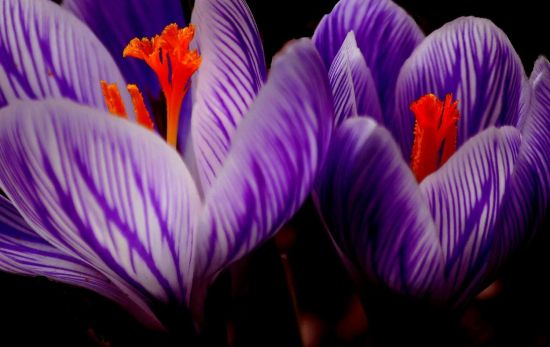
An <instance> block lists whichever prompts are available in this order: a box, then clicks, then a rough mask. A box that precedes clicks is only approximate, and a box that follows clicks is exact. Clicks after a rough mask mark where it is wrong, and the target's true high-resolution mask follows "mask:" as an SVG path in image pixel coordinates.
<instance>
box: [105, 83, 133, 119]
mask: <svg viewBox="0 0 550 347" xmlns="http://www.w3.org/2000/svg"><path fill="white" fill-rule="evenodd" d="M100 83H101V91H102V92H103V97H104V98H105V103H106V104H107V109H108V110H109V112H111V113H112V114H115V115H117V116H119V117H122V118H127V115H126V109H125V108H124V103H123V102H122V98H121V97H120V91H119V90H118V87H117V86H116V84H114V83H112V84H108V83H107V82H105V81H103V80H101V81H100Z"/></svg>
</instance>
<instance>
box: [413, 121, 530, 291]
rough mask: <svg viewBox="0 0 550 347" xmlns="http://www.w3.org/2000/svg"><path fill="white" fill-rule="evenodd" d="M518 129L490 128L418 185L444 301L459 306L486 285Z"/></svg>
mask: <svg viewBox="0 0 550 347" xmlns="http://www.w3.org/2000/svg"><path fill="white" fill-rule="evenodd" d="M520 142H521V135H520V133H519V131H517V129H515V128H512V127H503V128H500V129H496V128H489V129H487V130H485V131H483V132H482V133H480V134H479V135H477V136H475V137H473V138H472V139H470V140H469V141H468V142H466V143H465V144H464V146H463V147H462V148H461V149H460V150H459V151H458V152H456V153H455V154H454V155H453V156H452V157H451V158H450V159H449V161H448V162H447V163H446V164H445V165H444V166H443V167H441V168H440V169H439V170H438V171H436V172H435V173H433V174H432V175H430V176H428V177H427V178H426V179H425V180H424V181H422V183H421V185H420V189H421V191H422V192H423V194H424V196H425V198H426V200H427V201H428V204H429V206H430V210H431V213H432V216H433V218H434V221H435V224H436V227H437V230H439V239H440V241H441V247H442V251H443V256H444V258H445V273H444V275H445V282H444V283H445V284H446V288H445V291H447V292H448V293H449V298H448V300H449V301H451V302H460V301H461V300H463V299H465V298H468V296H469V295H471V294H473V293H475V292H476V291H477V290H480V289H482V288H480V285H483V284H484V283H483V281H484V280H486V278H485V274H486V271H487V265H488V262H489V260H490V259H489V257H488V255H489V254H490V250H491V247H492V245H493V239H494V236H495V235H496V234H497V233H499V232H500V231H499V230H498V229H497V228H495V221H496V219H497V213H498V211H499V208H500V206H501V202H502V198H503V196H504V192H505V189H506V186H507V184H508V182H509V179H510V176H511V174H512V171H513V170H514V165H515V162H516V158H517V154H518V150H519V146H520Z"/></svg>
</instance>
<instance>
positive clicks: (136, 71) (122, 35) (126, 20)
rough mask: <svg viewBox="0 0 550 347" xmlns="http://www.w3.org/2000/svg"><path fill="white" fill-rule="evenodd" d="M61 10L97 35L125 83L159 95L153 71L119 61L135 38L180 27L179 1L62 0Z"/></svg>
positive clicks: (146, 92)
mask: <svg viewBox="0 0 550 347" xmlns="http://www.w3.org/2000/svg"><path fill="white" fill-rule="evenodd" d="M63 7H65V8H66V9H67V10H69V11H71V12H73V13H74V14H75V15H76V16H77V17H78V18H80V19H81V20H82V21H83V22H84V23H86V24H87V25H88V26H89V27H90V29H91V30H92V31H93V32H94V33H95V34H96V35H97V37H98V38H99V39H100V40H101V42H102V43H103V44H104V45H105V47H107V49H108V50H109V52H110V53H111V54H112V56H113V57H114V58H115V60H116V62H117V64H118V66H119V67H120V69H121V71H122V73H123V74H124V77H125V78H126V80H127V81H128V82H130V83H135V84H137V85H139V86H140V88H141V90H142V92H144V93H145V94H146V95H149V96H152V97H159V96H160V95H159V92H160V86H159V83H158V81H157V78H156V76H155V74H154V73H153V71H152V70H151V69H150V68H149V67H148V66H147V65H146V64H145V63H143V62H142V61H138V60H136V59H125V58H123V57H122V51H123V50H124V48H125V47H126V45H127V44H128V42H130V40H131V39H133V38H135V37H139V38H141V37H152V36H154V35H157V34H160V33H161V32H162V30H163V29H164V27H165V26H166V25H168V24H170V23H177V24H178V25H180V26H183V25H184V24H185V20H184V19H183V9H182V7H181V3H180V1H179V0H155V1H134V0H116V1H97V0H65V1H64V2H63Z"/></svg>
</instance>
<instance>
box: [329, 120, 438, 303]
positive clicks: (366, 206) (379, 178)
mask: <svg viewBox="0 0 550 347" xmlns="http://www.w3.org/2000/svg"><path fill="white" fill-rule="evenodd" d="M327 158H328V159H327V163H326V166H325V171H324V173H323V176H322V180H321V184H320V186H319V189H318V199H319V206H320V210H321V213H322V216H323V218H324V220H325V222H326V225H327V227H328V229H329V231H330V232H331V234H332V236H333V238H334V240H335V241H336V243H337V245H338V246H339V248H340V249H341V251H342V252H343V253H344V254H345V255H346V256H347V257H348V258H349V259H350V260H351V261H352V263H353V264H355V266H356V267H357V268H359V269H361V272H362V273H366V274H367V275H368V276H369V277H371V278H372V279H374V280H376V281H379V282H381V283H382V284H383V285H385V286H387V287H389V288H390V289H392V290H394V291H396V292H398V293H401V294H406V295H414V296H424V295H428V294H429V295H435V293H431V294H430V293H429V290H430V288H432V287H433V285H434V284H436V285H437V283H438V279H439V278H440V276H441V269H442V267H441V265H442V263H441V259H442V258H441V249H440V247H439V243H438V240H437V234H436V231H435V228H434V224H433V222H432V219H431V216H430V212H429V210H428V208H427V205H426V204H425V202H424V201H423V199H422V196H421V194H420V191H419V189H418V184H417V183H416V181H415V179H414V177H413V175H412V173H411V170H410V169H409V168H408V166H407V165H406V164H405V162H404V161H403V159H402V158H401V156H400V155H399V149H398V148H397V145H396V144H395V142H394V141H393V139H392V137H391V135H390V134H389V132H388V131H387V130H386V129H385V128H384V127H382V126H378V125H377V124H376V122H374V121H373V120H372V119H369V118H363V117H361V118H352V119H349V120H347V121H345V122H344V123H343V125H342V126H341V127H340V128H339V129H338V130H337V131H336V133H335V136H334V138H333V141H332V144H331V148H330V151H329V154H328V157H327Z"/></svg>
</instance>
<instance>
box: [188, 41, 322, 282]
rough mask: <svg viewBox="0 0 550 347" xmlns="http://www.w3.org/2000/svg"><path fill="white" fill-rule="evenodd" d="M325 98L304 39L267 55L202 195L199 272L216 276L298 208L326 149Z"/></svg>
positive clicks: (317, 64)
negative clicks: (256, 87) (263, 77)
mask: <svg viewBox="0 0 550 347" xmlns="http://www.w3.org/2000/svg"><path fill="white" fill-rule="evenodd" d="M312 86H315V88H312ZM331 100H332V98H331V94H330V89H329V85H328V80H327V74H326V70H325V68H324V66H323V62H322V61H321V59H320V57H319V55H318V53H317V52H316V50H315V48H314V46H313V44H312V43H311V41H309V40H307V39H303V40H300V41H296V42H294V43H292V44H289V45H288V46H287V48H286V49H285V50H284V51H283V53H279V55H277V57H276V58H275V59H274V60H273V64H272V67H271V71H270V75H269V79H268V81H267V84H266V85H265V86H264V88H263V89H262V91H261V92H260V94H259V95H258V98H257V99H256V101H255V102H254V104H253V105H252V107H251V109H250V111H249V113H248V114H247V116H246V118H245V119H244V120H243V122H242V124H241V126H239V129H238V131H237V133H236V134H235V139H234V143H233V145H232V147H231V152H230V153H229V155H228V157H227V160H226V163H225V165H224V168H223V170H222V171H220V174H219V177H218V179H217V180H216V181H215V183H214V184H213V186H212V188H211V189H210V191H209V192H208V193H207V195H206V197H205V199H206V200H205V210H204V213H203V215H202V217H201V223H200V226H199V230H198V232H197V237H198V240H197V247H198V248H200V249H202V251H201V252H200V253H197V256H199V257H200V258H199V259H198V264H197V266H198V267H199V269H198V270H197V271H198V273H199V274H202V275H203V276H205V277H210V276H213V275H215V274H216V273H217V272H218V271H219V270H221V269H222V268H223V267H224V266H226V265H227V264H229V263H230V262H231V261H233V260H235V259H237V258H239V257H241V256H242V255H244V254H245V253H246V252H248V251H250V250H251V249H253V248H255V247H256V246H258V245H259V244H260V243H261V242H263V241H264V240H266V239H267V238H269V237H271V236H273V234H274V233H275V232H276V231H277V230H278V229H279V228H280V227H281V226H282V225H283V224H284V223H285V222H286V221H287V220H288V219H289V218H290V217H291V216H292V215H293V213H294V212H295V211H296V210H297V209H298V208H299V207H300V205H301V204H302V202H303V201H304V199H305V198H306V197H307V196H308V195H309V193H310V191H311V189H312V185H313V183H314V180H315V179H316V176H317V172H318V170H319V167H320V165H321V163H322V162H323V159H324V157H325V152H326V150H327V148H328V144H329V141H330V134H331V129H332V121H333V110H332V103H331Z"/></svg>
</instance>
